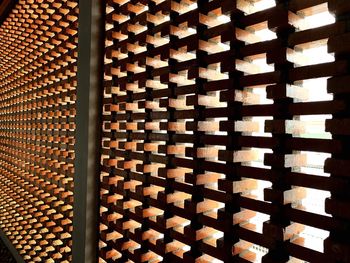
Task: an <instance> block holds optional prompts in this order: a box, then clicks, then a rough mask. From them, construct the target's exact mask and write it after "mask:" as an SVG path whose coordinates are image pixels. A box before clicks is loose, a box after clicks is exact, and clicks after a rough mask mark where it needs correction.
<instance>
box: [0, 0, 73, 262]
mask: <svg viewBox="0 0 350 263" xmlns="http://www.w3.org/2000/svg"><path fill="white" fill-rule="evenodd" d="M77 18H78V9H77V3H76V1H72V0H65V1H53V0H42V1H19V2H18V4H17V5H16V6H15V7H14V9H13V10H12V11H11V13H10V14H9V17H8V18H7V19H6V20H5V21H4V22H3V23H2V25H1V26H0V227H1V229H2V231H3V232H4V233H5V234H6V235H7V236H8V238H9V239H10V241H11V242H12V243H13V245H14V247H15V248H16V249H17V250H18V252H19V254H20V255H21V256H22V257H23V258H24V259H25V261H26V262H69V261H70V260H71V251H70V250H71V245H72V239H71V233H72V218H73V214H72V205H73V187H74V185H73V179H74V148H73V147H74V141H75V137H74V136H75V131H74V130H75V96H76V95H75V92H76V91H75V90H76V88H75V87H76V70H77V69H76V57H77V53H76V52H77V51H76V49H77Z"/></svg>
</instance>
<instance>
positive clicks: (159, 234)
mask: <svg viewBox="0 0 350 263" xmlns="http://www.w3.org/2000/svg"><path fill="white" fill-rule="evenodd" d="M106 2H107V8H106V51H105V54H106V57H105V82H104V92H105V96H104V105H103V107H104V108H103V109H104V115H103V120H104V124H103V141H102V157H101V165H102V172H101V209H100V243H99V248H100V254H99V256H100V262H287V261H288V262H304V261H309V262H335V260H337V259H338V260H339V262H350V257H349V252H348V251H349V240H348V239H346V238H345V237H346V236H347V235H349V228H348V227H347V226H348V224H349V221H348V219H349V213H348V212H346V213H345V210H348V209H346V207H348V205H349V198H348V194H347V192H348V189H349V188H348V187H349V180H348V179H349V177H348V172H349V169H348V168H347V167H348V162H349V161H348V157H349V156H350V155H349V154H348V151H349V150H348V148H349V147H347V146H346V145H347V143H348V138H347V137H346V136H348V135H349V131H348V125H346V123H347V122H348V116H349V112H348V105H349V102H348V93H349V87H348V81H347V80H348V77H347V74H348V70H349V65H348V57H347V53H348V52H349V48H348V45H341V44H339V43H344V42H346V43H347V42H348V40H349V36H348V35H347V34H346V31H347V30H348V29H347V26H346V20H347V17H346V16H344V12H347V11H346V10H347V6H348V2H347V1H322V0H315V1H305V0H291V1H287V0H281V1H276V3H275V4H273V5H271V6H266V3H267V2H268V1H259V0H254V1H243V0H239V1H235V0H224V1H222V0H213V1H191V0H183V1H168V0H165V1H164V0H163V1H162V0H157V1H156V0H153V1H141V0H140V1H122V0H108V1H106ZM270 2H273V1H270ZM263 3H265V6H264V5H261V6H262V8H259V7H258V6H259V4H263ZM327 3H328V4H327ZM329 9H330V10H329ZM329 11H331V12H332V13H334V12H335V13H337V19H336V21H335V22H334V21H332V19H331V18H330V14H329ZM319 14H321V16H320V18H318V21H317V23H314V22H312V21H311V20H312V19H311V18H312V17H313V16H316V17H317V15H319ZM322 15H324V16H322ZM340 15H342V16H340ZM327 19H330V21H329V22H328V23H324V22H325V20H327ZM322 23H323V24H322ZM262 30H263V31H262ZM328 39H329V40H328ZM328 41H329V42H328ZM327 43H329V45H328V52H329V53H332V52H336V54H335V57H332V56H331V55H329V54H328V55H327ZM315 48H319V49H315ZM315 50H316V51H315ZM311 51H313V52H314V53H312V52H311ZM310 52H311V53H310ZM338 54H339V55H338ZM328 77H332V78H330V79H328V86H327V78H328ZM332 94H334V97H332ZM338 94H339V95H338ZM327 114H328V115H327ZM325 115H326V116H325ZM332 115H333V120H331V119H332ZM310 116H311V117H310ZM332 134H333V137H332ZM345 148H346V149H345ZM344 159H345V160H344ZM330 196H331V198H329V197H330ZM340 201H341V202H340ZM331 215H333V216H334V217H333V218H332V217H331ZM328 231H329V232H328ZM215 260H218V261H215Z"/></svg>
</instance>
